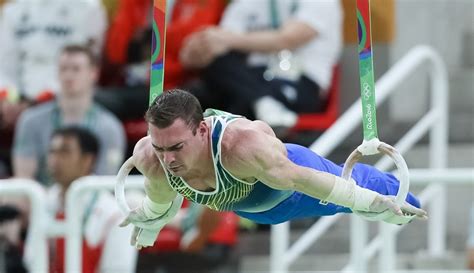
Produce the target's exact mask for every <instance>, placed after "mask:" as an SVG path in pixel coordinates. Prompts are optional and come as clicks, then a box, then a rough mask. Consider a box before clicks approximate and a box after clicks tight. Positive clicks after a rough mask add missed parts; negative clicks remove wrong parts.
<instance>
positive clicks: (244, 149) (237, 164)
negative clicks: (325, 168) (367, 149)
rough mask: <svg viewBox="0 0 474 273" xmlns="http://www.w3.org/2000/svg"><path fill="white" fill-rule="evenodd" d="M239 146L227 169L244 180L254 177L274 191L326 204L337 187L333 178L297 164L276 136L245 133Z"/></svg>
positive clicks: (237, 144) (245, 131)
mask: <svg viewBox="0 0 474 273" xmlns="http://www.w3.org/2000/svg"><path fill="white" fill-rule="evenodd" d="M237 142H241V143H235V145H232V146H233V149H232V154H233V157H232V159H231V162H229V167H228V168H229V170H230V171H231V172H233V173H235V174H237V175H239V176H241V177H255V178H257V179H258V180H260V181H262V182H263V183H265V184H266V185H268V186H270V187H272V188H275V189H280V190H296V191H300V192H303V193H305V194H307V195H310V196H313V197H315V198H318V199H323V200H324V199H326V198H327V197H328V195H329V194H330V192H331V190H332V189H333V187H334V183H335V179H336V177H335V176H334V175H332V174H329V173H325V172H319V171H316V170H314V169H310V168H306V167H302V166H298V165H296V164H294V163H293V162H291V161H290V160H289V159H288V158H287V154H286V148H285V146H284V145H283V143H282V142H281V141H280V140H278V139H277V138H276V137H274V136H271V135H269V134H262V133H260V132H258V131H256V130H253V129H250V130H243V131H242V132H241V133H240V137H239V140H237Z"/></svg>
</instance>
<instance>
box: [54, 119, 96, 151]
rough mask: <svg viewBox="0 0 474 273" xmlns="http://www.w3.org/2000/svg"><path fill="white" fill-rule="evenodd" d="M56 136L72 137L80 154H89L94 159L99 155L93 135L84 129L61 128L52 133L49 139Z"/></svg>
mask: <svg viewBox="0 0 474 273" xmlns="http://www.w3.org/2000/svg"><path fill="white" fill-rule="evenodd" d="M56 136H63V137H73V138H75V139H77V142H78V143H79V148H80V149H81V153H82V154H91V155H93V156H94V157H97V155H98V154H99V148H100V146H99V141H98V140H97V137H96V136H95V134H93V133H92V132H91V131H90V130H88V129H86V128H82V127H77V126H67V127H62V128H59V129H56V130H55V131H54V132H53V135H52V136H51V139H52V138H54V137H56Z"/></svg>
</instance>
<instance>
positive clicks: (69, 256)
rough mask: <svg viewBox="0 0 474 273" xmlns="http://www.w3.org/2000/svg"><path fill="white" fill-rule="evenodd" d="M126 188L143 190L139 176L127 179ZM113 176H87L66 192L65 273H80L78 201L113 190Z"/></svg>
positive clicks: (80, 217) (80, 253) (114, 181)
mask: <svg viewBox="0 0 474 273" xmlns="http://www.w3.org/2000/svg"><path fill="white" fill-rule="evenodd" d="M127 180H128V183H127V185H126V188H133V189H143V181H144V178H143V176H141V175H131V176H129V177H128V179H127ZM115 183H116V177H115V176H88V177H83V178H80V179H78V180H77V181H74V182H73V183H72V184H71V186H70V187H69V189H68V190H67V192H66V199H65V200H66V209H65V215H66V219H65V221H66V227H67V229H66V254H65V256H66V273H77V272H82V268H81V266H82V263H81V261H82V250H81V245H82V230H81V227H82V225H81V219H82V213H83V212H81V211H77V207H78V206H77V204H78V200H79V199H80V198H81V196H82V195H83V194H84V193H87V192H90V191H99V190H113V189H114V187H115Z"/></svg>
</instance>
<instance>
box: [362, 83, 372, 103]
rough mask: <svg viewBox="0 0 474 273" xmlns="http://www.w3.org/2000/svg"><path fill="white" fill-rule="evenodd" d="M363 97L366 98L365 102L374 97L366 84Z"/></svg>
mask: <svg viewBox="0 0 474 273" xmlns="http://www.w3.org/2000/svg"><path fill="white" fill-rule="evenodd" d="M362 95H363V96H364V99H365V100H368V99H370V97H371V96H372V91H371V90H370V85H369V84H368V83H366V82H364V83H363V84H362Z"/></svg>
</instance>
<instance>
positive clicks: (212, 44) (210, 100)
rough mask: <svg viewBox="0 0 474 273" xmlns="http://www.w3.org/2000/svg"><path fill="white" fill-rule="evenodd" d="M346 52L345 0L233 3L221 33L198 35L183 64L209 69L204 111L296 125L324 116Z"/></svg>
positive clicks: (212, 30) (215, 30) (215, 29)
mask: <svg viewBox="0 0 474 273" xmlns="http://www.w3.org/2000/svg"><path fill="white" fill-rule="evenodd" d="M341 48H342V8H341V5H340V3H339V1H325V0H318V1H315V0H302V1H296V0H265V1H252V0H234V1H232V2H231V3H230V4H229V6H228V8H227V9H226V11H225V13H224V15H223V18H222V21H221V23H220V26H219V27H209V28H207V29H205V30H203V31H200V32H197V33H194V34H192V35H191V36H190V37H189V38H188V39H186V41H185V43H184V48H183V50H182V51H181V54H180V55H181V61H182V63H183V64H184V65H185V66H186V67H187V68H191V69H195V68H203V69H204V71H203V79H204V83H205V88H204V89H203V88H201V89H199V88H196V90H193V92H194V93H195V94H196V95H197V96H198V98H199V99H200V101H201V103H202V104H203V107H204V108H207V107H220V108H223V109H225V110H228V111H230V112H232V113H237V114H242V115H246V116H248V117H250V118H254V117H255V118H257V119H261V120H264V121H266V122H267V123H268V124H270V125H272V126H283V127H291V126H292V125H294V123H295V122H296V119H297V115H296V113H295V112H298V113H300V112H317V111H318V110H319V109H320V103H321V102H320V96H324V94H325V91H326V89H327V88H328V87H329V84H330V81H331V77H332V71H333V67H334V66H335V65H336V64H337V62H338V58H339V55H340V52H341Z"/></svg>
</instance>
